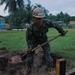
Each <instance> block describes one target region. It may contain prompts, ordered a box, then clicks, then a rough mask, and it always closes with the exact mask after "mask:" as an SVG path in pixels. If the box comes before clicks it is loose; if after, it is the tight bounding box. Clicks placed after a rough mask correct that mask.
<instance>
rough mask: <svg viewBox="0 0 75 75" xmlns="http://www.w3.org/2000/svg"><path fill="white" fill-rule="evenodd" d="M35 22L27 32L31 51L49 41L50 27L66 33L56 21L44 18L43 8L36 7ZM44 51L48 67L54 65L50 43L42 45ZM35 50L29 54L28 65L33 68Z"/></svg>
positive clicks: (63, 33) (34, 12) (62, 33)
mask: <svg viewBox="0 0 75 75" xmlns="http://www.w3.org/2000/svg"><path fill="white" fill-rule="evenodd" d="M32 16H33V23H31V24H30V26H29V27H28V29H27V32H26V40H27V44H28V50H29V51H31V50H32V49H33V48H35V47H37V46H38V45H39V44H42V43H44V42H46V41H48V38H47V34H46V33H47V32H48V29H49V28H51V27H54V28H55V29H56V30H57V31H58V32H59V33H61V35H65V31H64V30H63V29H62V28H61V27H60V26H59V25H58V24H56V23H52V22H51V21H48V20H44V17H45V15H44V12H43V10H42V9H41V8H39V7H38V8H35V9H34V10H33V14H32ZM42 49H43V51H44V56H45V60H46V64H47V66H48V67H53V59H52V57H51V55H50V45H49V43H47V44H46V45H44V46H42ZM34 53H35V51H34V52H31V53H29V55H28V64H27V65H28V67H29V68H30V69H31V67H32V65H33V58H34Z"/></svg>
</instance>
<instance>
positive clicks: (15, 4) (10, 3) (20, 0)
mask: <svg viewBox="0 0 75 75" xmlns="http://www.w3.org/2000/svg"><path fill="white" fill-rule="evenodd" d="M4 3H5V4H6V6H5V8H4V10H6V9H7V8H8V11H9V12H10V13H11V12H15V11H16V10H17V8H20V9H23V8H24V0H1V1H0V5H2V4H4Z"/></svg>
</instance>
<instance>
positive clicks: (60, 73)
mask: <svg viewBox="0 0 75 75" xmlns="http://www.w3.org/2000/svg"><path fill="white" fill-rule="evenodd" d="M65 71H66V60H65V59H64V58H61V59H57V60H56V75H65Z"/></svg>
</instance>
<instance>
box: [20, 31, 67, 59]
mask: <svg viewBox="0 0 75 75" xmlns="http://www.w3.org/2000/svg"><path fill="white" fill-rule="evenodd" d="M67 32H68V31H65V34H66V33H67ZM60 36H61V34H59V35H57V36H55V37H53V38H52V39H50V40H48V41H46V42H44V43H43V44H41V45H38V46H37V47H35V48H33V49H32V50H31V51H30V52H33V51H35V50H36V49H38V48H40V47H42V46H44V45H45V44H47V43H49V42H51V41H53V40H54V39H56V38H58V37H60ZM30 52H28V51H27V52H26V53H24V54H23V55H22V57H21V58H22V60H25V59H26V57H27V55H28V53H30Z"/></svg>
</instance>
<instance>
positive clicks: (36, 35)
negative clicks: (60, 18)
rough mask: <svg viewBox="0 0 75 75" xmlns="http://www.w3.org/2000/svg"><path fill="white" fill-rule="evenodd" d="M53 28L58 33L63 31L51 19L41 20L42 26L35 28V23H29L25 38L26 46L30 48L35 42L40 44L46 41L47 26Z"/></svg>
mask: <svg viewBox="0 0 75 75" xmlns="http://www.w3.org/2000/svg"><path fill="white" fill-rule="evenodd" d="M51 27H53V28H55V29H56V30H57V31H58V32H59V33H63V31H64V30H63V29H62V27H61V26H59V25H58V24H57V23H52V21H48V20H43V23H42V26H41V27H40V28H37V27H36V25H35V23H31V24H30V26H29V27H28V28H27V32H26V40H27V45H28V48H30V49H32V46H33V45H34V44H35V43H38V44H42V43H44V42H46V41H47V34H46V33H47V32H48V29H49V28H51Z"/></svg>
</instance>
